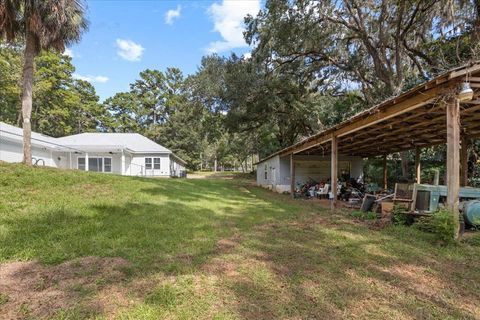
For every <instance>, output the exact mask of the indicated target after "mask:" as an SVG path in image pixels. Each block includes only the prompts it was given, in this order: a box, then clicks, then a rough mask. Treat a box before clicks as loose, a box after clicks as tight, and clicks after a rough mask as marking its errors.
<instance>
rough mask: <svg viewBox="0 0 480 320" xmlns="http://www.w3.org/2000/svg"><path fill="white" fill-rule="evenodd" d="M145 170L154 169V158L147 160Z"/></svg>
mask: <svg viewBox="0 0 480 320" xmlns="http://www.w3.org/2000/svg"><path fill="white" fill-rule="evenodd" d="M145 169H147V170H151V169H152V158H145Z"/></svg>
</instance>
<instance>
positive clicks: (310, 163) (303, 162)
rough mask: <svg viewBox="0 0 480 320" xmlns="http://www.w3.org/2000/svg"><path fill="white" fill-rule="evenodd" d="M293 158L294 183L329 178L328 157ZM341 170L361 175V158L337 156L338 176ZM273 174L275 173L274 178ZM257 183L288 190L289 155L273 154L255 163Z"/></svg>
mask: <svg viewBox="0 0 480 320" xmlns="http://www.w3.org/2000/svg"><path fill="white" fill-rule="evenodd" d="M294 159H295V183H300V184H303V183H305V182H307V181H308V179H309V178H311V179H313V180H315V181H326V180H327V179H330V158H329V157H322V156H301V155H296V156H294ZM265 168H266V169H265ZM265 171H267V179H265ZM343 172H346V173H350V177H352V178H358V177H360V176H362V175H363V159H362V158H359V157H344V156H339V159H338V176H339V177H341V175H342V173H343ZM273 174H275V178H274V177H273ZM257 184H258V185H260V186H264V187H268V188H271V189H273V190H276V191H279V192H283V191H286V190H290V156H289V155H288V156H285V157H280V156H274V157H272V158H270V159H268V160H266V161H263V162H261V163H259V164H258V165H257Z"/></svg>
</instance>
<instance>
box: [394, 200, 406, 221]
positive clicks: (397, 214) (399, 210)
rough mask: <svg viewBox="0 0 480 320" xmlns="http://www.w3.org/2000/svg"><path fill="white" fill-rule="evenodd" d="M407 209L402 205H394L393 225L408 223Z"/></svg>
mask: <svg viewBox="0 0 480 320" xmlns="http://www.w3.org/2000/svg"><path fill="white" fill-rule="evenodd" d="M406 213H407V208H405V207H404V206H401V205H398V204H396V205H394V206H393V210H392V223H393V224H394V225H405V224H407V222H408V217H407V215H406Z"/></svg>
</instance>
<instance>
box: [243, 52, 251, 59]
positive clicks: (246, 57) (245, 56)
mask: <svg viewBox="0 0 480 320" xmlns="http://www.w3.org/2000/svg"><path fill="white" fill-rule="evenodd" d="M243 58H244V59H245V60H247V59H250V58H252V53H251V52H246V53H244V54H243Z"/></svg>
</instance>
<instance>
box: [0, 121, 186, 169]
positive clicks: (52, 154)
mask: <svg viewBox="0 0 480 320" xmlns="http://www.w3.org/2000/svg"><path fill="white" fill-rule="evenodd" d="M22 140H23V131H22V129H21V128H18V127H15V126H12V125H9V124H6V123H3V122H0V160H1V161H6V162H21V161H22V159H23V151H22ZM32 160H33V163H34V164H36V165H42V166H43V165H44V166H50V167H56V168H64V169H78V170H84V171H96V172H106V173H115V174H120V175H128V176H164V177H180V176H184V174H185V166H186V162H185V161H184V160H182V159H181V158H179V157H178V156H176V155H175V154H174V153H173V152H172V151H170V150H168V149H167V148H165V147H163V146H161V145H159V144H157V143H155V142H154V141H152V140H150V139H148V138H146V137H144V136H142V135H140V134H138V133H82V134H76V135H72V136H67V137H62V138H53V137H49V136H46V135H43V134H39V133H36V132H32Z"/></svg>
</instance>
